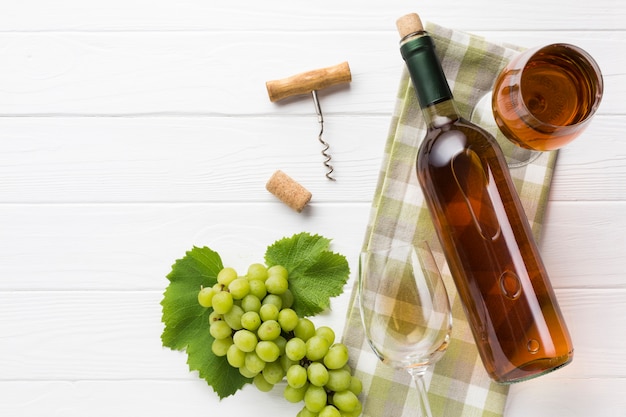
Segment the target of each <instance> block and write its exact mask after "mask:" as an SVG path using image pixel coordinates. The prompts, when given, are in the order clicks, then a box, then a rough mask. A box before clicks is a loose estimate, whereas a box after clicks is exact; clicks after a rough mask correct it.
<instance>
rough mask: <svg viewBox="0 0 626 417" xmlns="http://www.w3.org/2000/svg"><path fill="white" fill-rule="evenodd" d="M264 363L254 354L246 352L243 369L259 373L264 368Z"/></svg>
mask: <svg viewBox="0 0 626 417" xmlns="http://www.w3.org/2000/svg"><path fill="white" fill-rule="evenodd" d="M265 365H266V362H265V361H264V360H263V359H261V358H259V355H257V354H256V352H247V353H246V360H245V367H246V368H247V369H248V370H249V371H252V372H255V373H259V372H261V371H262V370H263V368H265Z"/></svg>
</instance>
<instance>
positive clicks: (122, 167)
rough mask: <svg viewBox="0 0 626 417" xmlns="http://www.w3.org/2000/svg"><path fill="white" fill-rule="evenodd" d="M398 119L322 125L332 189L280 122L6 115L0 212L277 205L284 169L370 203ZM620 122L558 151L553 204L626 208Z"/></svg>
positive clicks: (308, 151)
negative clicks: (7, 208) (86, 206)
mask: <svg viewBox="0 0 626 417" xmlns="http://www.w3.org/2000/svg"><path fill="white" fill-rule="evenodd" d="M389 123H390V117H388V116H358V117H343V116H342V117H339V116H329V117H327V118H326V126H325V133H324V138H325V139H326V140H327V141H328V143H329V144H330V146H331V148H330V154H331V155H332V157H333V159H332V161H331V162H332V164H333V166H334V168H335V172H334V176H335V177H336V179H337V181H336V182H330V181H328V180H327V179H326V178H325V177H324V173H325V172H326V169H325V168H324V166H323V165H322V161H323V157H322V155H321V154H320V151H321V148H322V147H321V145H320V143H319V142H318V141H317V133H318V129H319V127H318V125H317V120H316V118H314V117H313V116H312V115H311V116H310V117H308V116H307V117H305V116H302V117H280V118H267V117H259V118H234V117H219V118H210V119H205V118H194V117H191V118H186V117H181V118H170V117H140V118H80V117H79V118H56V117H55V118H47V117H42V118H30V117H28V118H20V117H18V118H2V119H0V137H2V152H0V178H2V180H1V181H0V203H83V202H87V203H97V202H103V203H130V202H203V203H204V202H207V203H208V202H220V201H228V202H237V203H270V202H274V201H275V198H274V196H272V195H271V194H269V193H268V192H267V191H266V190H265V183H266V182H267V180H268V179H269V178H270V176H271V175H272V173H273V172H274V171H275V170H277V169H281V170H283V171H284V172H286V173H287V174H288V175H290V176H292V177H293V178H294V179H296V180H297V181H299V182H300V183H301V184H302V185H303V186H304V187H306V188H307V189H309V191H311V193H312V194H313V199H312V202H311V205H312V206H315V205H317V204H320V203H336V202H342V201H345V202H350V203H356V202H359V203H367V202H369V201H371V198H372V195H373V192H374V189H373V187H374V184H375V183H376V179H377V178H378V172H379V169H380V164H381V160H382V156H383V150H384V144H385V141H386V138H387V132H388V128H389ZM622 125H623V118H622V117H611V116H598V117H597V118H596V120H594V121H593V123H592V124H591V126H590V127H589V129H588V130H587V131H586V132H585V133H584V134H583V136H581V137H580V138H579V139H577V140H576V141H574V142H573V143H571V144H570V145H568V146H567V147H566V148H565V149H563V150H562V151H561V154H560V157H559V159H558V161H557V168H556V172H555V176H554V179H553V189H552V192H551V194H550V199H551V200H552V201H579V200H587V201H590V200H591V201H605V200H609V201H624V199H625V198H626V187H625V185H624V184H626V164H625V163H624V160H625V159H626V141H624V140H623V138H622V136H623V135H622V131H623V129H622Z"/></svg>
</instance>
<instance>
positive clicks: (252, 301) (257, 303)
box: [241, 294, 261, 313]
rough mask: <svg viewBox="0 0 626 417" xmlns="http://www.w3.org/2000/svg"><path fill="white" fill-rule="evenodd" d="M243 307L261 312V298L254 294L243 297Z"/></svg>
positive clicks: (246, 310) (246, 309) (244, 309)
mask: <svg viewBox="0 0 626 417" xmlns="http://www.w3.org/2000/svg"><path fill="white" fill-rule="evenodd" d="M241 308H243V311H245V312H248V311H254V312H257V313H258V312H259V310H260V309H261V299H260V298H259V297H257V296H256V295H254V294H248V295H246V296H245V297H243V298H242V299H241Z"/></svg>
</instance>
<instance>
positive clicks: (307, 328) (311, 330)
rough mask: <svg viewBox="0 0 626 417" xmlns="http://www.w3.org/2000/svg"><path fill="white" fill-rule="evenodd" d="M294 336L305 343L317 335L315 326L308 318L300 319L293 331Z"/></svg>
mask: <svg viewBox="0 0 626 417" xmlns="http://www.w3.org/2000/svg"><path fill="white" fill-rule="evenodd" d="M293 333H294V335H295V336H296V337H297V338H299V339H302V340H304V341H305V342H306V341H307V340H309V339H310V338H311V336H314V335H315V325H314V324H313V322H312V321H311V320H309V319H307V318H300V319H299V320H298V324H297V325H296V328H295V329H293Z"/></svg>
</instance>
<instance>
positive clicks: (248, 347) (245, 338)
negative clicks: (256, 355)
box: [233, 329, 258, 353]
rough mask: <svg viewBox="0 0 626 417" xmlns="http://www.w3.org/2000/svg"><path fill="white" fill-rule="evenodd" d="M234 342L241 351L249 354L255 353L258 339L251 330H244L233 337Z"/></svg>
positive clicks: (238, 331)
mask: <svg viewBox="0 0 626 417" xmlns="http://www.w3.org/2000/svg"><path fill="white" fill-rule="evenodd" d="M233 342H234V343H235V345H236V346H237V347H238V348H239V349H240V350H242V351H244V352H246V353H248V352H253V351H254V348H256V344H257V342H258V339H257V337H256V334H254V333H253V332H251V331H250V330H245V329H242V330H237V332H236V333H235V335H234V336H233Z"/></svg>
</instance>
